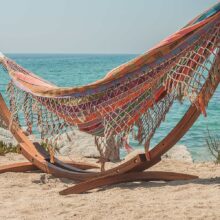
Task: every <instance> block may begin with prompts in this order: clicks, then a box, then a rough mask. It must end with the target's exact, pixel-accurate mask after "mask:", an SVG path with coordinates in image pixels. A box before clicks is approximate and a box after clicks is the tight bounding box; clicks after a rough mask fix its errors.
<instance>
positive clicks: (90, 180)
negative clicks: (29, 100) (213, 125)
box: [0, 57, 220, 195]
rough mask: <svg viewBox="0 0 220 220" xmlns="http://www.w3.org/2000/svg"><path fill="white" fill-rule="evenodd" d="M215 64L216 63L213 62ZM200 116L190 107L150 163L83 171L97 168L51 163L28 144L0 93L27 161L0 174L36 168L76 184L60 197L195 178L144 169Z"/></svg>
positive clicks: (0, 106)
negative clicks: (131, 184)
mask: <svg viewBox="0 0 220 220" xmlns="http://www.w3.org/2000/svg"><path fill="white" fill-rule="evenodd" d="M218 59H219V57H218ZM217 65H219V64H218V63H217ZM217 67H218V68H217V71H218V72H219V70H220V68H219V66H217ZM215 70H216V69H215ZM219 75H220V74H219ZM219 81H220V79H219V78H218V79H216V80H215V82H214V84H212V89H213V92H214V91H215V89H216V88H217V86H218V84H219ZM208 86H210V79H207V81H206V82H205V84H204V86H203V88H202V90H203V91H204V90H205V89H206V88H207V87H208ZM201 92H202V91H201ZM213 92H211V93H210V94H208V95H207V97H206V100H207V103H205V104H206V105H207V104H208V101H209V100H210V99H211V97H212V95H213ZM200 114H201V111H200V110H199V109H198V108H197V107H196V106H195V105H191V106H190V107H189V109H188V111H187V112H186V113H185V115H184V116H183V118H182V119H181V120H180V121H179V122H178V123H177V125H176V126H175V127H174V128H173V130H172V131H171V132H170V133H169V134H168V135H167V136H166V137H165V138H164V139H163V140H162V141H161V142H160V143H158V144H157V145H156V146H155V147H154V148H153V149H152V150H150V152H149V154H150V158H151V159H150V160H147V159H146V156H145V154H139V155H137V156H135V157H134V158H132V159H130V160H128V161H126V162H124V163H122V164H120V165H118V166H117V167H115V168H112V169H109V170H107V171H103V172H92V171H88V170H87V169H91V168H97V166H95V165H92V164H87V163H77V162H64V161H61V160H59V159H57V158H56V157H55V159H54V163H51V162H50V155H48V153H47V152H46V151H45V150H44V148H43V147H42V146H40V144H38V143H33V142H31V141H30V140H29V139H28V137H27V136H26V135H25V133H24V132H23V131H22V129H21V128H20V127H19V126H18V125H17V124H16V123H15V122H14V121H13V122H11V113H10V111H9V109H8V107H7V105H6V103H5V101H4V99H3V97H2V95H1V94H0V115H1V118H2V119H3V120H4V122H5V124H6V125H7V126H8V127H9V129H10V131H11V132H12V134H13V136H14V137H15V139H16V140H17V142H18V144H19V148H20V152H21V154H22V155H23V156H24V157H25V158H26V159H27V160H29V161H30V162H23V163H14V164H11V165H6V166H1V167H0V173H4V172H25V171H32V170H36V169H40V170H41V171H43V172H45V173H48V174H52V175H53V176H55V177H62V178H69V179H73V180H75V181H78V182H79V183H78V184H76V185H74V186H72V187H69V188H67V189H65V190H63V191H61V192H60V194H61V195H67V194H71V193H76V194H77V193H83V192H86V191H89V190H92V189H94V188H98V187H103V186H107V185H112V184H118V183H124V182H132V181H172V180H191V179H196V178H198V177H197V176H194V175H188V174H181V173H173V172H158V171H145V170H146V169H148V168H150V167H152V166H154V165H155V164H157V163H159V162H160V160H161V157H162V155H163V154H165V153H166V152H167V151H168V150H169V149H170V148H172V147H173V146H174V145H175V144H176V143H177V142H178V141H179V140H180V138H182V137H183V136H184V134H185V133H186V132H187V131H188V130H189V129H190V128H191V127H192V125H193V124H194V122H195V121H196V120H197V119H198V117H199V115H200Z"/></svg>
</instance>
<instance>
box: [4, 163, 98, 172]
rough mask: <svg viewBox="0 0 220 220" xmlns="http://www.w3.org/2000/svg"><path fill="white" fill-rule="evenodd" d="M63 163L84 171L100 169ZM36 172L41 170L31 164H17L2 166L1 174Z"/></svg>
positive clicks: (94, 166) (91, 165)
mask: <svg viewBox="0 0 220 220" xmlns="http://www.w3.org/2000/svg"><path fill="white" fill-rule="evenodd" d="M63 163H65V164H68V165H70V166H73V167H76V168H79V169H82V170H89V169H95V168H99V166H96V165H94V164H90V163H84V162H75V161H63ZM34 170H39V169H38V168H37V167H36V166H35V165H34V164H33V163H31V162H17V163H13V164H8V165H2V166H0V173H6V172H27V171H34Z"/></svg>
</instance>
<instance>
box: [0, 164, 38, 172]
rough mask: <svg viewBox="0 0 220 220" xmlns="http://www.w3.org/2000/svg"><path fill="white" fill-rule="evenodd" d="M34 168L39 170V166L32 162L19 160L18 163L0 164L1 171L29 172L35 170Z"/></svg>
mask: <svg viewBox="0 0 220 220" xmlns="http://www.w3.org/2000/svg"><path fill="white" fill-rule="evenodd" d="M34 170H38V168H37V167H36V166H34V164H32V163H30V162H18V163H13V164H8V165H3V166H0V173H6V172H27V171H34Z"/></svg>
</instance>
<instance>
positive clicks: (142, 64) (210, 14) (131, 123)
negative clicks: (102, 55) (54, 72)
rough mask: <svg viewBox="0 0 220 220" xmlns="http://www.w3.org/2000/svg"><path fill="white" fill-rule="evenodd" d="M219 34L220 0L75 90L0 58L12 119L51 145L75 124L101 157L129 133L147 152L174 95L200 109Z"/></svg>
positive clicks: (125, 140)
mask: <svg viewBox="0 0 220 220" xmlns="http://www.w3.org/2000/svg"><path fill="white" fill-rule="evenodd" d="M219 33H220V3H218V4H217V5H215V6H214V7H212V8H211V9H209V10H208V11H206V12H204V13H203V14H201V15H199V16H198V17H197V18H195V19H193V20H192V21H191V22H190V23H189V24H188V25H187V26H185V27H184V28H183V29H181V30H179V31H177V32H176V33H174V34H173V35H171V36H170V37H168V38H166V39H165V40H163V41H162V42H161V43H159V44H158V45H157V46H155V47H154V48H152V49H151V50H149V51H148V52H147V53H145V54H144V55H142V56H139V57H137V58H136V59H134V60H132V61H130V62H128V63H126V64H123V65H121V66H119V67H118V68H116V69H113V70H112V71H110V72H109V73H108V74H107V75H106V76H105V77H104V78H103V79H101V80H98V81H96V82H94V83H92V84H89V85H85V86H81V87H74V88H59V87H57V86H55V85H53V84H51V83H49V82H47V81H45V80H43V79H41V78H39V77H38V76H36V75H34V74H33V73H31V72H30V71H28V70H25V69H24V68H23V67H21V66H19V65H18V64H16V63H15V62H14V61H12V60H10V59H9V58H7V57H5V56H0V63H1V64H2V65H3V67H4V68H5V70H6V71H7V72H8V73H9V75H10V77H11V79H12V80H11V83H10V84H9V89H8V91H9V92H10V97H11V98H10V106H11V111H12V112H13V113H14V114H13V115H14V119H15V120H17V121H19V114H18V110H22V112H23V113H24V116H25V120H26V124H27V127H28V129H27V130H28V132H29V133H31V132H32V131H33V127H34V125H36V127H37V128H38V131H40V133H41V136H42V138H43V139H47V140H50V141H51V142H53V143H55V142H56V141H57V140H58V139H59V138H60V134H61V133H63V132H67V130H68V129H71V128H73V127H75V126H76V127H78V129H79V130H81V131H84V132H87V133H89V134H91V135H94V136H95V142H96V145H97V147H98V150H99V152H100V154H101V156H102V157H103V158H108V157H109V152H110V151H111V148H119V147H122V146H124V147H125V148H126V149H128V150H130V149H131V148H130V146H129V143H128V139H129V134H131V133H132V134H133V137H134V138H135V139H136V140H138V141H139V142H140V143H143V144H144V146H145V148H146V151H147V150H148V147H149V144H150V139H151V138H152V137H153V135H154V133H155V131H156V129H157V128H158V127H159V126H160V123H161V122H162V121H163V120H164V118H165V116H166V113H167V112H168V111H169V109H170V107H171V105H172V103H173V101H174V100H175V99H179V100H183V98H188V99H189V100H190V101H191V102H192V103H194V104H195V105H197V106H198V108H200V109H201V110H202V111H203V113H204V114H205V108H204V106H203V105H204V103H205V101H204V99H205V94H201V93H200V91H201V89H202V87H203V84H204V82H205V81H206V79H207V77H208V76H209V74H210V70H211V69H212V68H213V65H214V63H215V59H216V57H217V53H218V50H219V46H220V38H219V36H220V35H219ZM215 77H216V76H214V75H213V76H212V78H213V80H215ZM210 88H211V85H210Z"/></svg>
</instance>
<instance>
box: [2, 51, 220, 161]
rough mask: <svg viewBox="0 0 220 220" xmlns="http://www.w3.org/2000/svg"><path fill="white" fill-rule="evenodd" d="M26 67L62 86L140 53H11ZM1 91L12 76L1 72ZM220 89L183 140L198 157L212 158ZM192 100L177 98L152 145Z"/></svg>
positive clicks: (219, 129) (95, 76)
mask: <svg viewBox="0 0 220 220" xmlns="http://www.w3.org/2000/svg"><path fill="white" fill-rule="evenodd" d="M7 56H8V57H10V58H12V59H14V60H15V61H16V62H17V63H19V64H21V65H22V66H24V67H25V68H27V69H29V70H31V71H32V72H34V73H36V74H38V75H39V76H41V77H43V78H45V79H46V80H48V81H51V82H53V83H54V84H56V85H58V86H79V85H84V84H87V83H91V82H93V81H95V80H97V79H100V78H102V77H103V76H104V75H105V74H106V73H107V72H108V71H109V70H111V69H112V68H115V67H117V66H118V65H120V64H122V63H125V62H127V61H129V60H131V59H133V58H134V57H136V56H137V55H125V54H121V55H86V54H83V55H81V54H53V55H52V54H8V55H7ZM0 77H1V78H0V91H1V92H2V93H4V92H5V84H6V82H7V81H8V76H6V75H4V76H2V74H1V75H0ZM219 104H220V89H219V88H218V90H217V91H216V93H215V95H214V97H213V98H212V100H211V102H210V103H209V106H208V110H207V113H208V117H206V118H204V116H202V115H201V116H200V118H199V120H197V122H196V123H195V124H194V126H193V127H192V128H191V129H190V130H189V131H188V133H187V134H186V135H185V136H184V137H183V138H182V139H181V140H180V141H179V143H178V144H182V145H185V146H187V148H188V150H189V151H190V153H191V155H192V157H193V159H194V160H195V161H205V160H210V159H212V158H211V155H210V154H209V152H208V149H207V146H206V142H205V139H206V137H207V128H208V129H209V130H210V132H211V133H213V134H216V135H218V134H219V133H220V118H219V113H220V105H219ZM188 106H189V103H184V104H182V105H181V104H179V103H178V102H175V103H174V105H173V106H172V108H171V110H170V112H169V113H168V114H167V116H166V120H165V122H163V123H162V125H161V127H160V128H159V129H158V130H157V132H156V134H155V136H154V138H153V139H152V141H151V147H153V146H154V145H155V144H156V143H158V142H159V141H160V140H161V139H162V138H163V137H165V136H166V135H167V133H168V132H169V131H170V130H171V129H172V128H173V127H174V126H175V124H176V123H177V122H178V121H179V120H180V119H181V117H182V116H183V114H184V112H185V111H186V109H187V107H188ZM131 144H132V145H133V146H134V148H141V146H139V145H138V143H135V142H133V143H131Z"/></svg>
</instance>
